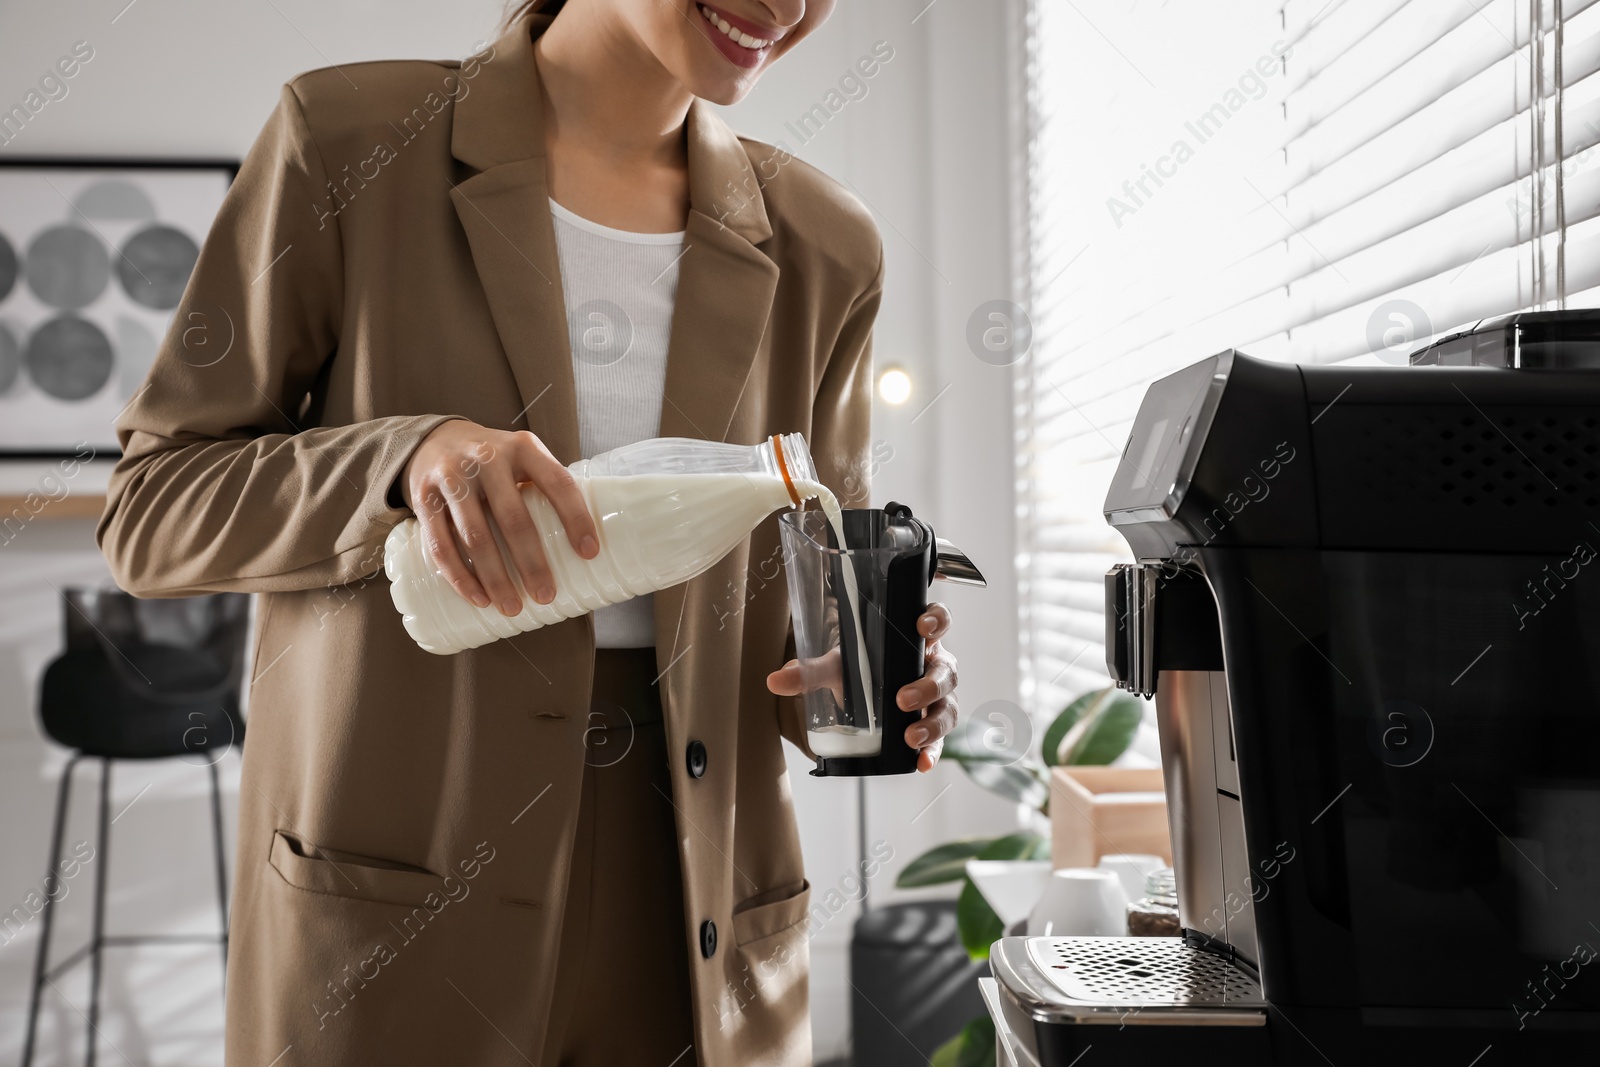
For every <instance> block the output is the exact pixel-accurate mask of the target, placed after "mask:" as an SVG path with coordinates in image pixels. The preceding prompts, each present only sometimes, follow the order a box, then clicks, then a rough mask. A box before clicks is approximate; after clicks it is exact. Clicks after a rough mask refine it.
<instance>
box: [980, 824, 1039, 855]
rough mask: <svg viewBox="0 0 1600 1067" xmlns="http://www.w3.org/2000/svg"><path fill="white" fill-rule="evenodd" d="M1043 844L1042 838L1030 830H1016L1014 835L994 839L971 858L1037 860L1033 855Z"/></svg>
mask: <svg viewBox="0 0 1600 1067" xmlns="http://www.w3.org/2000/svg"><path fill="white" fill-rule="evenodd" d="M1044 843H1045V841H1044V838H1042V837H1040V836H1039V835H1038V834H1036V833H1034V832H1033V831H1032V830H1018V831H1017V832H1016V833H1014V834H1006V835H1005V836H1004V837H997V838H994V839H993V840H992V841H990V842H989V844H988V845H987V846H986V847H985V848H984V849H983V851H981V852H979V853H978V854H977V855H975V856H973V857H972V858H973V859H975V860H1031V859H1038V858H1039V857H1037V856H1035V855H1034V853H1035V852H1036V851H1037V850H1038V849H1039V848H1040V847H1041V846H1043V845H1044Z"/></svg>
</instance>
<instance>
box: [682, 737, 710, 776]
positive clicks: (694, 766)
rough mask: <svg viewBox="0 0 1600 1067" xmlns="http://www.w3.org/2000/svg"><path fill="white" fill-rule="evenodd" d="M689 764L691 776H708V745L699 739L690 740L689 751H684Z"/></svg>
mask: <svg viewBox="0 0 1600 1067" xmlns="http://www.w3.org/2000/svg"><path fill="white" fill-rule="evenodd" d="M684 755H685V756H686V757H687V761H688V764H689V776H690V777H691V778H704V777H705V776H706V746H705V745H703V744H701V743H700V742H699V741H690V742H689V748H688V751H687V752H685V753H684Z"/></svg>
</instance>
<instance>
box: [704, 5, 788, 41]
mask: <svg viewBox="0 0 1600 1067" xmlns="http://www.w3.org/2000/svg"><path fill="white" fill-rule="evenodd" d="M700 14H702V15H704V16H705V19H706V21H707V22H709V23H711V25H713V26H715V27H716V28H717V29H718V30H720V31H722V35H723V36H724V37H726V38H727V39H728V40H730V41H732V42H733V43H734V44H736V45H738V46H739V47H741V48H748V49H750V50H751V51H752V52H759V51H760V50H761V49H763V48H766V47H767V46H768V45H770V44H772V42H771V41H766V40H762V39H761V38H760V37H752V36H750V35H749V34H748V33H745V32H743V31H741V30H736V29H734V28H733V25H732V24H731V23H729V22H728V20H727V19H725V18H723V17H722V16H720V15H718V14H717V13H716V12H715V11H712V10H711V9H710V8H709V7H706V6H704V5H701V8H700Z"/></svg>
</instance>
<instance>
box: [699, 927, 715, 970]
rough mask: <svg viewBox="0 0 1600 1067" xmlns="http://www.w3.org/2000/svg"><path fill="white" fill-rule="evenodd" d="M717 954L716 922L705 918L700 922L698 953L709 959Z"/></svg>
mask: <svg viewBox="0 0 1600 1067" xmlns="http://www.w3.org/2000/svg"><path fill="white" fill-rule="evenodd" d="M716 954H717V924H716V923H714V922H712V921H711V920H710V919H707V920H706V921H705V922H703V923H701V924H700V955H702V956H704V957H705V958H706V959H708V960H709V959H710V958H711V957H712V956H715V955H716Z"/></svg>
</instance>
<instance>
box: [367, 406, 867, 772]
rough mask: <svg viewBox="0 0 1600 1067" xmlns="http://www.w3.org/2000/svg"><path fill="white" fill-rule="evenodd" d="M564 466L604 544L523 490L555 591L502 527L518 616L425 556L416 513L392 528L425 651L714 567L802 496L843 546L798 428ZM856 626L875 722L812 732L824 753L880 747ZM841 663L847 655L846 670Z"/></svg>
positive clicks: (415, 634) (389, 544) (403, 601)
mask: <svg viewBox="0 0 1600 1067" xmlns="http://www.w3.org/2000/svg"><path fill="white" fill-rule="evenodd" d="M568 469H569V470H571V471H572V474H573V477H574V478H575V479H576V480H577V483H578V487H579V489H580V490H581V491H582V493H583V495H584V499H585V501H586V502H587V503H588V505H589V511H590V514H592V515H593V516H594V518H595V522H596V527H597V530H598V534H599V541H600V551H599V553H598V554H597V555H596V556H595V558H594V559H584V558H583V557H582V556H580V555H578V554H577V552H576V551H575V550H574V549H573V548H572V545H571V543H570V542H569V541H568V540H567V535H566V531H565V530H564V529H563V528H562V526H561V520H560V517H559V516H557V514H556V512H555V509H554V508H553V507H551V505H550V502H549V501H548V500H546V499H545V497H544V495H543V494H542V493H540V492H539V491H538V490H537V489H534V488H532V487H531V486H530V487H525V488H524V489H523V490H522V499H523V502H524V504H526V505H527V508H528V511H529V512H530V514H532V516H533V520H534V523H535V525H536V526H537V527H538V531H539V538H540V541H541V543H542V545H543V547H544V553H545V559H546V560H547V561H548V562H549V565H550V571H551V575H552V577H553V578H554V579H555V586H556V597H555V599H554V600H553V601H551V602H550V603H548V604H540V603H537V602H536V601H534V599H533V598H532V597H531V596H529V595H528V593H527V590H526V589H525V588H524V587H523V585H522V581H521V578H520V576H519V575H518V573H517V569H516V567H515V566H514V565H513V564H512V563H511V561H510V557H509V555H508V554H507V552H506V546H505V543H504V541H503V540H501V538H500V533H499V530H498V529H496V531H495V538H496V541H497V543H498V547H499V550H500V552H501V555H502V556H504V557H505V558H506V569H507V572H508V573H509V574H510V576H511V580H512V581H513V582H514V583H515V584H516V587H517V592H518V593H519V594H521V596H522V611H521V612H519V613H518V614H516V615H514V616H510V617H507V616H505V615H501V614H500V612H499V611H497V610H496V609H495V608H493V607H486V608H479V607H476V606H475V605H473V604H471V603H470V602H468V601H467V600H464V599H463V598H462V597H461V596H460V595H459V594H457V593H456V591H455V590H454V589H453V588H452V587H451V586H450V584H449V582H448V581H446V580H445V578H444V576H443V575H442V574H441V573H440V572H439V570H438V568H437V567H436V566H435V565H434V563H433V560H432V559H431V558H430V557H429V556H428V553H427V550H426V548H425V547H424V545H423V539H422V537H421V526H420V524H419V523H418V522H417V520H416V519H415V518H407V519H404V520H402V521H401V522H400V523H399V524H397V525H396V526H395V528H394V529H393V530H391V531H390V532H389V536H388V539H387V540H386V541H385V542H384V557H383V567H384V572H385V573H386V574H387V575H388V577H389V582H390V586H389V591H390V596H391V597H392V599H393V600H394V605H395V608H396V609H398V610H399V612H400V614H401V616H402V617H403V619H404V622H405V627H406V632H407V633H409V634H410V635H411V637H412V639H413V640H415V641H416V642H417V644H418V645H420V646H421V647H422V648H423V649H424V650H426V651H428V652H433V653H437V654H439V655H449V654H452V653H455V652H460V651H463V650H465V649H469V648H477V647H479V646H482V645H486V644H489V643H491V642H493V641H497V640H500V639H501V638H505V637H510V636H512V635H513V634H517V633H525V632H527V631H529V630H533V629H537V628H539V627H541V626H546V625H549V624H551V623H555V622H560V621H562V620H563V619H570V618H576V617H578V616H581V615H586V614H588V613H589V612H591V611H593V610H595V609H596V608H599V607H604V606H605V605H607V604H615V603H618V602H620V601H623V600H627V599H629V598H630V597H635V596H640V595H642V594H645V593H651V592H655V591H656V590H659V589H665V588H667V587H668V586H672V585H677V584H679V583H681V582H686V581H688V580H689V579H690V578H693V577H695V576H696V575H699V574H702V573H704V572H705V571H707V570H709V569H710V568H711V567H713V566H714V565H715V564H716V563H717V562H718V561H719V560H721V559H722V558H723V557H724V556H726V555H727V554H728V553H729V552H730V551H732V550H733V548H734V547H735V546H737V545H738V544H739V542H740V541H742V540H744V539H745V537H747V536H749V533H750V531H751V530H753V529H754V528H755V527H756V525H757V524H758V523H760V522H761V520H762V519H764V518H766V517H767V516H768V515H770V514H771V513H772V512H774V511H776V510H778V509H779V508H782V507H793V506H798V505H800V504H801V503H803V502H804V501H806V500H815V501H816V502H817V504H818V506H819V507H820V509H821V510H822V512H823V514H824V515H825V516H826V517H827V520H828V525H829V526H830V527H831V528H832V529H833V532H834V538H835V540H836V542H837V543H838V544H839V545H840V546H841V547H842V546H844V544H845V540H844V525H843V520H842V514H841V512H840V509H839V502H838V500H837V499H835V498H834V495H833V493H832V492H831V491H829V489H828V487H827V486H825V485H823V484H822V483H821V482H820V481H818V480H817V477H816V468H815V466H814V465H813V463H812V461H811V455H810V452H809V451H808V450H807V448H806V444H805V439H804V438H803V437H801V435H799V434H785V435H781V436H774V437H773V438H771V439H770V440H768V441H765V442H762V443H761V444H759V445H730V444H724V443H721V442H714V441H695V440H689V439H685V438H658V439H655V440H651V441H640V442H638V443H636V444H632V445H626V446H624V447H622V448H618V449H613V450H612V451H610V452H607V453H603V454H601V455H598V456H595V457H594V458H593V459H588V460H580V461H578V462H577V463H574V464H572V465H571V466H570V467H569V468H568ZM842 563H843V565H842V566H841V568H840V570H841V572H842V575H843V579H844V592H845V596H846V599H847V600H848V601H849V605H850V614H851V618H852V619H855V620H859V619H860V614H859V610H860V595H859V590H858V588H857V583H856V575H855V570H854V567H853V566H852V565H851V564H850V562H849V561H848V560H844V561H842ZM853 629H854V630H855V642H856V653H857V662H858V663H859V664H860V666H861V671H860V678H861V689H860V690H859V693H858V695H859V696H860V697H861V699H862V702H863V703H862V707H864V708H866V709H867V710H868V714H869V716H870V722H871V726H870V727H848V726H837V727H831V728H829V730H827V731H825V732H824V731H816V732H813V733H812V734H811V743H812V748H813V750H814V751H815V752H816V753H817V755H819V756H830V757H831V756H847V755H855V754H858V753H870V752H876V751H877V750H878V748H879V741H880V737H879V733H880V727H879V719H878V715H877V709H876V708H873V707H872V705H871V703H870V699H871V698H870V696H869V694H870V693H871V692H872V685H871V677H870V675H871V662H870V660H869V659H868V658H867V650H866V641H865V638H864V636H863V631H862V627H861V625H860V624H859V621H858V622H857V624H856V625H855V626H854V627H853ZM843 668H844V665H843V662H842V660H841V663H840V670H841V672H843ZM819 745H820V746H821V747H818V746H819ZM823 749H828V751H823Z"/></svg>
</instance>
